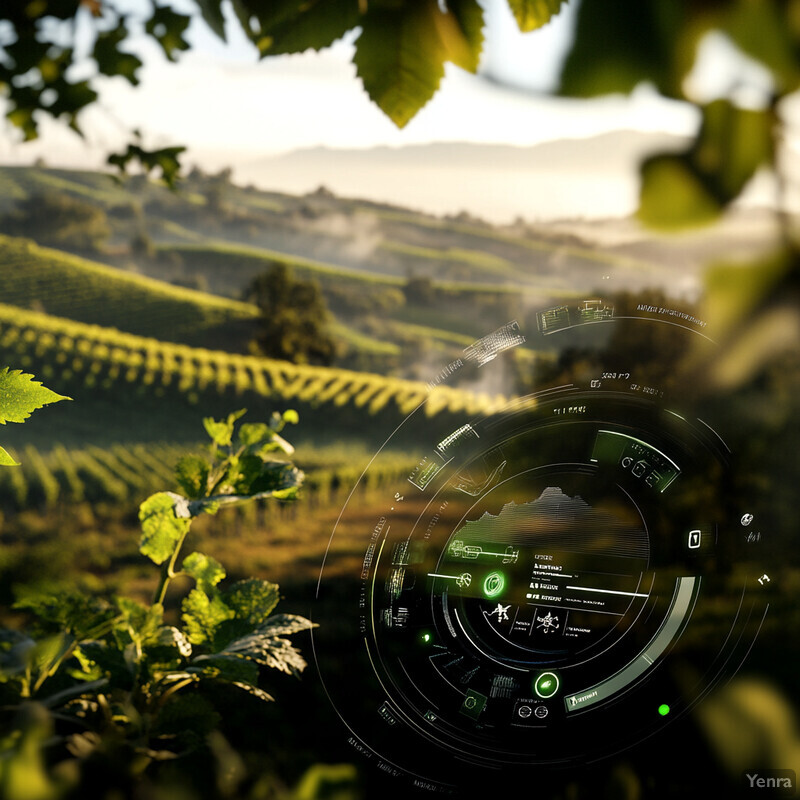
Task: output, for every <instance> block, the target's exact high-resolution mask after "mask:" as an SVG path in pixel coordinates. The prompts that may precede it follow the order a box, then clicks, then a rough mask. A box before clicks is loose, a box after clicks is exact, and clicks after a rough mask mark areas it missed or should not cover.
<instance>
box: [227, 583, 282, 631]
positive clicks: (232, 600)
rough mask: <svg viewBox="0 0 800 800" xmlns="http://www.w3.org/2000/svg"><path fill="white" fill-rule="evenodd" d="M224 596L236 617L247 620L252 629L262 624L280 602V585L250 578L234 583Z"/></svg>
mask: <svg viewBox="0 0 800 800" xmlns="http://www.w3.org/2000/svg"><path fill="white" fill-rule="evenodd" d="M224 596H225V603H226V604H227V605H228V607H230V608H231V609H233V612H234V614H235V615H236V618H237V619H240V620H243V621H245V622H247V623H248V625H249V626H250V629H251V630H252V629H253V628H255V627H257V626H259V625H261V623H262V622H263V621H264V620H265V619H266V618H267V617H268V616H269V615H270V614H271V613H272V610H273V609H274V608H275V606H276V605H277V604H278V600H280V587H279V586H278V584H276V583H270V582H269V581H265V580H261V579H260V578H249V579H247V580H243V581H237V582H236V583H234V584H233V585H232V586H231V587H229V588H228V589H227V591H226V592H225V595H224ZM276 635H277V634H276Z"/></svg>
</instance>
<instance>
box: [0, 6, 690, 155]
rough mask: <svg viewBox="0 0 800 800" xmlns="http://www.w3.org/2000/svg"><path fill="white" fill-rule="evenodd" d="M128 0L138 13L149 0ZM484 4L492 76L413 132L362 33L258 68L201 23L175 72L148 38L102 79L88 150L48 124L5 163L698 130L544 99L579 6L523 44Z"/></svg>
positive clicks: (458, 94) (453, 71)
mask: <svg viewBox="0 0 800 800" xmlns="http://www.w3.org/2000/svg"><path fill="white" fill-rule="evenodd" d="M126 2H127V3H128V5H130V6H132V7H134V8H135V7H136V5H137V2H138V0H126ZM483 4H484V5H485V6H486V19H487V22H488V25H487V42H486V45H485V48H484V56H483V60H482V66H481V72H482V74H484V75H490V76H491V77H492V78H493V80H492V81H489V80H486V79H485V78H482V77H476V76H473V75H469V74H467V73H465V72H463V71H462V70H459V69H458V68H456V67H452V66H451V65H448V69H447V75H446V77H445V80H444V81H443V84H442V88H441V89H440V92H439V94H438V95H437V96H436V97H435V98H434V101H433V102H432V103H430V104H429V105H428V106H427V107H426V108H424V109H423V110H422V111H421V112H420V113H419V115H418V116H417V117H416V118H415V119H414V120H412V121H411V122H410V123H409V124H408V126H407V127H406V128H405V129H404V130H402V131H399V130H397V129H396V128H395V127H394V125H393V124H392V123H391V122H389V120H388V119H386V118H385V117H384V116H383V114H382V113H381V112H380V111H379V110H378V109H377V107H375V106H374V105H373V104H372V103H371V102H370V101H369V99H368V98H367V96H366V94H365V93H364V91H363V89H362V88H361V85H360V82H359V81H358V80H357V78H356V77H355V67H354V66H353V65H352V63H351V59H352V55H353V44H352V41H353V39H354V38H355V37H354V36H353V35H351V36H350V37H349V38H348V39H347V40H345V41H342V42H339V43H337V44H336V45H335V46H334V47H332V48H329V49H327V50H325V51H322V52H321V53H314V52H313V51H309V52H307V53H304V54H299V55H294V56H281V57H275V58H268V59H265V60H264V61H261V62H259V61H257V59H256V55H255V50H254V48H253V47H252V46H251V45H250V44H249V43H248V42H246V41H245V40H244V37H243V35H242V34H241V32H240V31H239V30H238V29H237V26H236V25H235V24H234V25H229V26H228V31H229V42H228V43H227V44H223V43H222V42H220V41H219V40H217V39H216V37H214V36H213V34H211V33H210V32H209V31H208V30H207V29H205V27H204V25H203V24H202V23H199V21H198V23H193V24H192V26H191V28H190V39H191V41H192V44H193V48H192V50H191V51H190V52H187V53H185V54H184V55H183V56H182V57H181V58H180V60H179V63H178V64H177V65H176V64H170V63H169V62H167V61H166V59H164V57H163V55H161V53H160V51H159V50H158V48H157V46H156V45H155V44H153V43H151V42H149V41H143V42H141V43H138V45H137V52H138V53H139V55H140V57H142V58H143V60H144V61H145V67H144V68H143V69H142V70H141V72H140V77H141V79H142V80H141V83H140V85H139V86H138V87H136V88H133V87H130V86H129V85H128V84H127V83H126V82H125V81H124V80H123V79H121V78H115V79H106V80H103V81H102V83H101V86H102V91H101V103H100V104H99V107H98V108H94V109H91V110H90V111H88V112H87V113H86V114H85V116H84V117H83V121H84V127H85V130H86V132H87V140H86V142H82V141H81V140H80V139H79V138H78V137H76V136H74V135H73V134H71V133H69V132H68V131H65V130H59V129H58V127H57V126H55V125H49V124H48V125H42V130H43V135H42V138H41V141H40V142H37V143H32V144H26V145H20V144H12V143H11V142H10V141H9V140H10V137H9V136H4V137H3V140H2V142H0V159H2V160H3V161H5V162H9V161H29V160H31V159H32V158H35V157H36V156H37V155H44V157H45V158H46V159H48V161H50V162H51V163H55V162H58V161H61V162H63V163H72V164H78V163H81V162H85V161H89V162H91V161H95V162H96V163H97V162H98V161H99V157H100V153H101V152H102V151H107V150H108V149H110V148H118V147H119V146H120V145H121V144H122V143H123V142H124V141H125V134H126V131H127V130H130V129H131V128H139V129H141V130H142V131H143V132H144V133H145V141H146V143H147V144H150V145H162V144H173V143H176V142H179V143H184V144H188V145H189V146H190V148H191V156H192V158H193V159H196V160H198V161H205V162H208V161H210V162H212V163H213V164H219V165H224V164H228V163H233V164H235V163H243V162H247V161H251V160H252V159H253V158H257V157H259V156H264V155H268V154H273V153H277V152H283V151H286V150H291V149H295V148H298V147H308V146H315V145H327V146H330V147H368V146H371V145H375V144H389V145H396V146H399V145H403V144H407V143H415V142H426V141H450V140H462V141H463V140H467V141H481V142H506V143H512V144H533V143H536V142H540V141H544V140H548V139H553V138H561V137H582V136H587V135H590V134H592V133H595V132H599V131H606V130H613V129H615V128H629V127H638V128H645V129H649V130H652V129H666V130H670V131H675V132H687V131H688V130H690V129H691V127H692V125H693V124H694V123H695V118H694V116H693V115H692V114H691V112H689V111H688V110H687V109H685V108H681V107H680V106H679V105H678V104H675V103H667V102H666V101H663V100H658V99H657V98H656V97H655V96H654V94H653V93H652V92H647V91H640V92H637V93H636V94H635V96H634V97H633V98H632V99H628V98H625V99H623V98H620V97H617V98H606V99H603V100H598V101H595V102H592V103H586V102H570V101H566V100H556V99H554V98H552V97H547V96H545V95H544V92H546V90H548V89H551V88H553V87H554V85H555V81H556V76H557V72H558V68H559V64H560V59H561V57H562V55H563V52H564V49H565V47H566V45H567V43H568V41H569V36H570V29H571V25H572V21H573V17H574V13H573V12H572V10H571V9H570V8H569V7H568V8H567V9H566V10H564V11H562V13H561V15H560V16H559V17H558V18H557V19H556V21H554V22H552V23H551V24H550V25H548V26H547V27H546V28H544V29H542V30H541V31H537V32H535V33H532V34H525V35H523V34H520V33H519V32H518V30H517V29H516V26H515V24H514V21H513V19H512V18H511V14H510V12H509V10H508V6H507V3H506V2H505V0H483ZM176 5H178V4H176ZM498 83H499V84H500V85H498ZM504 83H505V84H507V85H508V88H503V86H502V84H504ZM515 87H527V90H526V91H520V88H515ZM531 87H533V88H531ZM537 90H538V91H537Z"/></svg>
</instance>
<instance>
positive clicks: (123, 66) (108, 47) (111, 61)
mask: <svg viewBox="0 0 800 800" xmlns="http://www.w3.org/2000/svg"><path fill="white" fill-rule="evenodd" d="M127 37H128V29H127V27H126V26H125V23H124V21H120V23H119V25H117V27H116V28H114V29H112V30H110V31H104V32H102V33H99V34H98V35H97V39H96V41H95V45H94V51H93V53H92V57H93V58H94V60H95V61H96V62H97V68H98V70H99V71H100V72H101V73H102V74H103V75H111V76H113V75H122V76H123V77H125V78H127V80H128V82H129V83H131V84H132V85H133V86H137V85H138V84H139V78H138V77H137V75H136V71H137V70H138V69H139V68H140V67H141V66H142V62H141V60H140V59H138V58H137V57H136V56H135V55H133V54H132V53H125V52H123V51H121V50H120V49H119V45H120V44H121V43H122V42H123V41H125V39H127Z"/></svg>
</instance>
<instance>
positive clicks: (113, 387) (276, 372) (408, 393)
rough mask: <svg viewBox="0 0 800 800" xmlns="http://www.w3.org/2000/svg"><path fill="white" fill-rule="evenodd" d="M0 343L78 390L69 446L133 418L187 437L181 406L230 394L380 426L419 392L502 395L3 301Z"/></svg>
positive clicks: (451, 400)
mask: <svg viewBox="0 0 800 800" xmlns="http://www.w3.org/2000/svg"><path fill="white" fill-rule="evenodd" d="M0 348H2V350H3V352H4V353H5V354H6V356H7V357H8V358H12V359H13V360H14V361H15V363H18V364H20V365H21V366H22V367H24V368H26V369H27V368H31V369H35V370H38V371H39V373H40V374H41V375H42V376H43V377H44V378H45V379H46V380H47V381H48V382H49V383H50V384H51V385H53V386H54V387H55V388H56V389H57V390H58V391H61V392H64V393H65V394H69V395H70V396H72V397H76V398H85V402H83V403H81V404H78V407H77V408H76V409H75V411H74V413H73V414H72V415H68V416H69V419H70V425H69V426H68V429H67V430H66V431H64V433H66V434H68V435H69V436H70V441H69V442H67V441H65V442H64V443H65V444H67V443H69V444H71V445H74V444H78V443H79V442H80V441H81V440H82V438H83V437H86V438H88V440H89V441H95V442H97V441H98V437H101V439H100V442H101V443H109V442H113V441H120V440H125V439H128V438H129V435H130V429H131V425H132V424H133V421H134V420H135V421H136V424H137V425H141V426H142V427H141V428H140V429H139V430H138V435H139V436H141V437H144V438H145V439H148V440H151V439H155V440H163V439H164V438H165V434H166V432H167V431H169V432H170V433H169V434H167V435H169V436H170V437H173V438H174V439H175V440H177V441H191V439H190V438H189V437H190V428H188V427H187V424H186V414H187V411H188V410H189V409H191V408H193V407H196V406H197V405H198V404H200V405H201V406H202V407H204V408H210V409H217V408H219V407H220V406H223V405H230V404H231V403H233V402H240V403H245V404H248V403H263V402H264V401H265V400H267V401H269V403H270V404H274V405H285V404H286V403H287V402H289V401H291V402H292V403H299V404H300V407H302V408H308V409H312V408H313V409H325V408H327V409H337V415H338V417H339V419H341V420H344V419H346V418H347V417H348V415H350V414H351V415H357V416H358V417H359V418H360V425H361V427H362V430H363V429H364V417H363V413H364V412H366V413H367V415H368V417H370V418H373V419H374V420H375V424H376V425H377V426H378V427H381V423H380V420H379V415H382V414H384V413H387V412H388V413H389V414H390V418H394V416H395V415H397V414H400V415H403V416H404V415H405V414H408V413H409V412H410V411H411V410H413V409H414V408H416V407H417V406H418V405H419V404H420V403H422V402H424V401H427V402H426V403H425V414H426V416H428V417H432V416H435V415H437V414H440V413H444V412H446V413H447V414H455V415H463V414H474V413H479V412H480V411H486V410H489V409H491V408H492V407H494V406H496V404H497V403H498V402H501V398H499V397H491V396H489V395H485V394H484V395H475V394H472V393H469V392H466V391H460V390H458V389H454V388H451V387H447V386H439V387H436V389H434V390H432V391H429V390H428V388H427V387H426V386H425V385H424V384H422V383H418V382H413V381H407V380H401V379H396V378H386V377H383V376H380V375H374V374H369V373H359V372H353V371H348V370H342V369H337V368H326V367H315V366H310V365H294V364H290V363H288V362H286V361H274V360H269V359H264V358H258V357H255V356H244V355H238V354H233V353H225V352H221V351H212V350H206V349H202V348H192V347H189V346H186V345H178V344H172V343H169V342H161V341H158V340H155V339H151V338H144V337H140V336H134V335H133V334H128V333H122V332H119V331H116V330H113V329H110V328H101V327H98V326H91V325H85V324H83V323H79V322H73V321H71V320H64V319H61V318H58V317H53V316H50V315H47V314H42V313H40V312H35V311H25V310H23V309H19V308H14V307H11V306H3V305H0ZM81 405H83V406H84V408H83V410H82V411H79V410H78V408H80V406H81ZM355 419H356V416H354V417H353V420H352V421H353V422H355ZM98 420H101V421H102V425H101V426H99V428H98ZM58 438H61V437H60V436H59V437H58ZM62 441H64V440H63V439H62Z"/></svg>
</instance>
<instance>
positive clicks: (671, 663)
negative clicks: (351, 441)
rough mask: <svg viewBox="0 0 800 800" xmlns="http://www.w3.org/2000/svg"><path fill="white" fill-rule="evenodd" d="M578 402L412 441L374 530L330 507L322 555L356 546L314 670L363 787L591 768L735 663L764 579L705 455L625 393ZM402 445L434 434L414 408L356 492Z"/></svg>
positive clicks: (749, 531)
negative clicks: (373, 770)
mask: <svg viewBox="0 0 800 800" xmlns="http://www.w3.org/2000/svg"><path fill="white" fill-rule="evenodd" d="M501 357H502V356H501ZM598 378H599V376H598ZM588 383H589V385H587V386H577V385H568V386H563V387H560V388H558V389H554V390H545V391H542V392H540V393H538V394H535V395H531V396H528V397H525V398H521V399H518V400H515V401H514V402H511V403H509V404H508V406H507V407H506V408H504V409H502V410H500V411H496V412H494V413H492V414H488V415H483V416H477V417H475V418H474V419H471V420H469V421H468V422H465V423H463V424H461V425H459V426H458V427H456V428H455V429H450V430H446V431H435V430H434V431H433V433H429V434H428V435H429V437H430V438H429V444H428V445H423V446H421V447H420V458H419V463H418V464H417V466H416V467H415V468H414V469H413V470H412V471H411V472H410V473H409V474H408V475H407V476H406V477H404V478H402V479H399V480H398V481H397V484H396V485H395V486H392V487H390V488H387V490H386V498H385V507H383V508H382V510H381V511H380V512H379V513H377V514H375V515H374V516H373V517H370V518H365V516H364V513H363V509H361V508H359V507H357V504H355V503H351V502H348V504H346V505H345V507H344V509H343V511H342V515H341V517H340V519H339V522H338V523H337V526H336V529H335V530H334V532H333V536H332V541H331V547H332V548H335V545H336V537H337V536H339V535H343V531H345V530H346V531H347V535H348V536H352V535H353V531H356V536H357V538H358V541H359V555H358V563H357V564H356V565H354V566H353V568H352V570H351V574H350V576H349V579H347V580H344V579H342V578H341V575H338V576H337V577H336V578H328V577H327V575H326V565H325V564H324V565H323V567H322V570H321V575H320V582H319V586H318V593H317V600H316V603H315V609H314V614H313V616H314V621H315V622H317V623H319V627H318V628H317V629H316V630H315V631H314V638H313V643H314V653H315V659H316V661H317V665H318V668H319V672H320V675H321V678H322V682H323V684H324V687H325V691H326V693H327V694H328V696H329V698H330V701H331V703H332V704H333V707H334V708H335V710H336V711H337V713H338V715H339V716H340V717H341V719H342V721H343V723H344V726H345V728H346V730H344V731H343V735H344V736H346V737H347V738H348V740H349V741H350V743H351V744H352V746H353V747H354V748H355V749H356V750H357V751H359V752H360V753H361V754H362V755H363V756H364V757H365V758H366V759H367V760H369V761H371V762H372V763H373V764H375V765H376V766H377V767H378V768H379V769H381V770H383V771H384V772H386V773H389V774H392V775H396V776H398V777H399V778H401V779H404V780H407V781H411V782H413V783H415V784H416V785H419V786H423V787H425V788H428V789H441V790H443V791H452V790H455V789H457V788H458V787H463V786H464V785H469V783H470V782H471V781H473V780H480V776H481V775H492V774H495V773H496V771H497V770H498V769H502V770H503V771H504V773H503V774H504V775H506V774H508V771H509V770H511V771H514V770H520V771H525V770H530V769H532V768H535V769H539V770H541V769H542V768H545V767H548V766H551V767H555V768H564V767H573V766H579V765H584V764H587V763H590V762H593V761H595V760H599V759H603V758H604V757H607V756H609V755H613V754H615V753H618V752H620V751H622V750H625V749H627V748H630V747H632V746H634V745H636V744H637V743H639V742H641V741H643V740H645V739H647V738H648V737H650V736H652V735H653V734H655V733H657V732H659V731H660V730H661V729H663V728H664V727H665V726H666V725H668V724H670V723H671V722H672V721H674V720H675V719H677V718H679V717H680V716H681V715H682V714H684V713H685V712H686V711H687V710H688V709H689V708H691V707H692V706H693V705H694V704H695V703H697V702H698V701H699V700H700V699H702V697H703V696H704V695H705V694H706V693H707V692H708V691H709V690H710V689H711V688H712V687H713V686H714V685H715V684H716V683H718V682H719V681H720V680H721V679H722V678H724V677H727V676H729V675H730V674H731V672H732V671H735V669H736V668H737V667H738V666H739V665H740V664H741V662H742V659H743V658H744V656H745V655H746V654H747V651H748V649H749V648H750V647H751V646H752V643H753V641H754V638H755V636H756V634H757V632H758V628H759V626H760V624H761V622H762V621H763V618H764V614H765V612H766V602H765V600H764V597H765V595H764V592H763V591H760V590H761V589H762V587H763V583H764V580H768V578H767V576H766V575H763V574H762V573H761V572H760V570H759V569H758V566H757V564H755V562H754V560H753V558H752V556H753V554H754V553H755V554H756V555H757V554H758V550H757V549H754V548H753V547H752V545H753V536H754V531H755V527H756V526H754V525H752V524H751V523H752V515H751V514H750V509H749V508H748V507H747V504H746V502H744V501H741V502H740V501H739V499H738V498H736V496H735V495H733V496H732V494H731V491H730V489H729V486H728V484H729V480H730V478H729V462H730V460H731V458H732V454H731V453H730V452H729V450H728V448H727V446H726V444H725V442H724V441H723V440H722V439H721V438H720V436H719V435H718V434H717V433H716V432H715V431H714V430H712V429H711V428H710V427H709V426H708V425H707V424H706V423H705V422H703V421H700V420H698V419H692V418H690V417H689V416H686V415H684V414H679V413H677V412H676V411H675V410H673V409H671V408H670V407H668V405H667V404H666V403H665V402H664V401H661V400H659V399H656V398H655V397H654V396H653V395H643V394H642V393H641V391H637V389H636V388H632V387H635V386H636V385H635V384H631V383H630V382H629V380H628V378H627V377H626V379H625V381H623V382H620V381H619V380H606V381H604V382H603V383H602V384H601V382H600V380H595V381H590V382H588ZM621 384H624V386H622V385H621ZM609 385H610V386H611V389H609V388H607V387H608V386H609ZM415 426H416V427H419V428H420V429H424V430H426V431H429V430H431V428H432V427H435V426H432V425H431V421H430V420H426V417H425V414H424V407H421V408H419V409H417V410H416V411H415V412H414V413H412V414H411V415H410V416H409V417H408V418H407V419H406V420H405V421H404V422H403V423H402V424H401V425H400V427H399V428H398V429H397V430H396V431H395V432H394V434H393V435H392V437H390V438H389V439H388V440H387V442H386V445H384V448H382V449H381V451H380V452H379V453H378V454H377V455H376V456H375V458H374V459H373V461H372V462H371V464H370V466H369V467H368V468H367V470H366V471H365V473H364V475H363V476H362V479H361V480H362V481H367V480H368V479H369V474H370V470H372V469H378V468H379V467H380V464H381V459H382V457H383V453H384V452H386V451H389V450H391V449H392V447H393V446H394V447H400V446H402V444H403V443H404V442H408V441H409V440H410V439H412V436H411V433H412V432H413V431H414V429H415ZM751 562H752V563H751ZM693 656H696V657H694V659H693V661H694V664H695V666H697V665H698V664H699V666H700V669H694V670H692V671H690V672H686V673H685V675H687V676H691V677H681V675H683V674H684V673H682V672H681V670H680V669H679V668H678V669H675V668H674V667H675V665H680V663H682V661H684V660H686V659H687V658H690V659H692V657H693Z"/></svg>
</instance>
